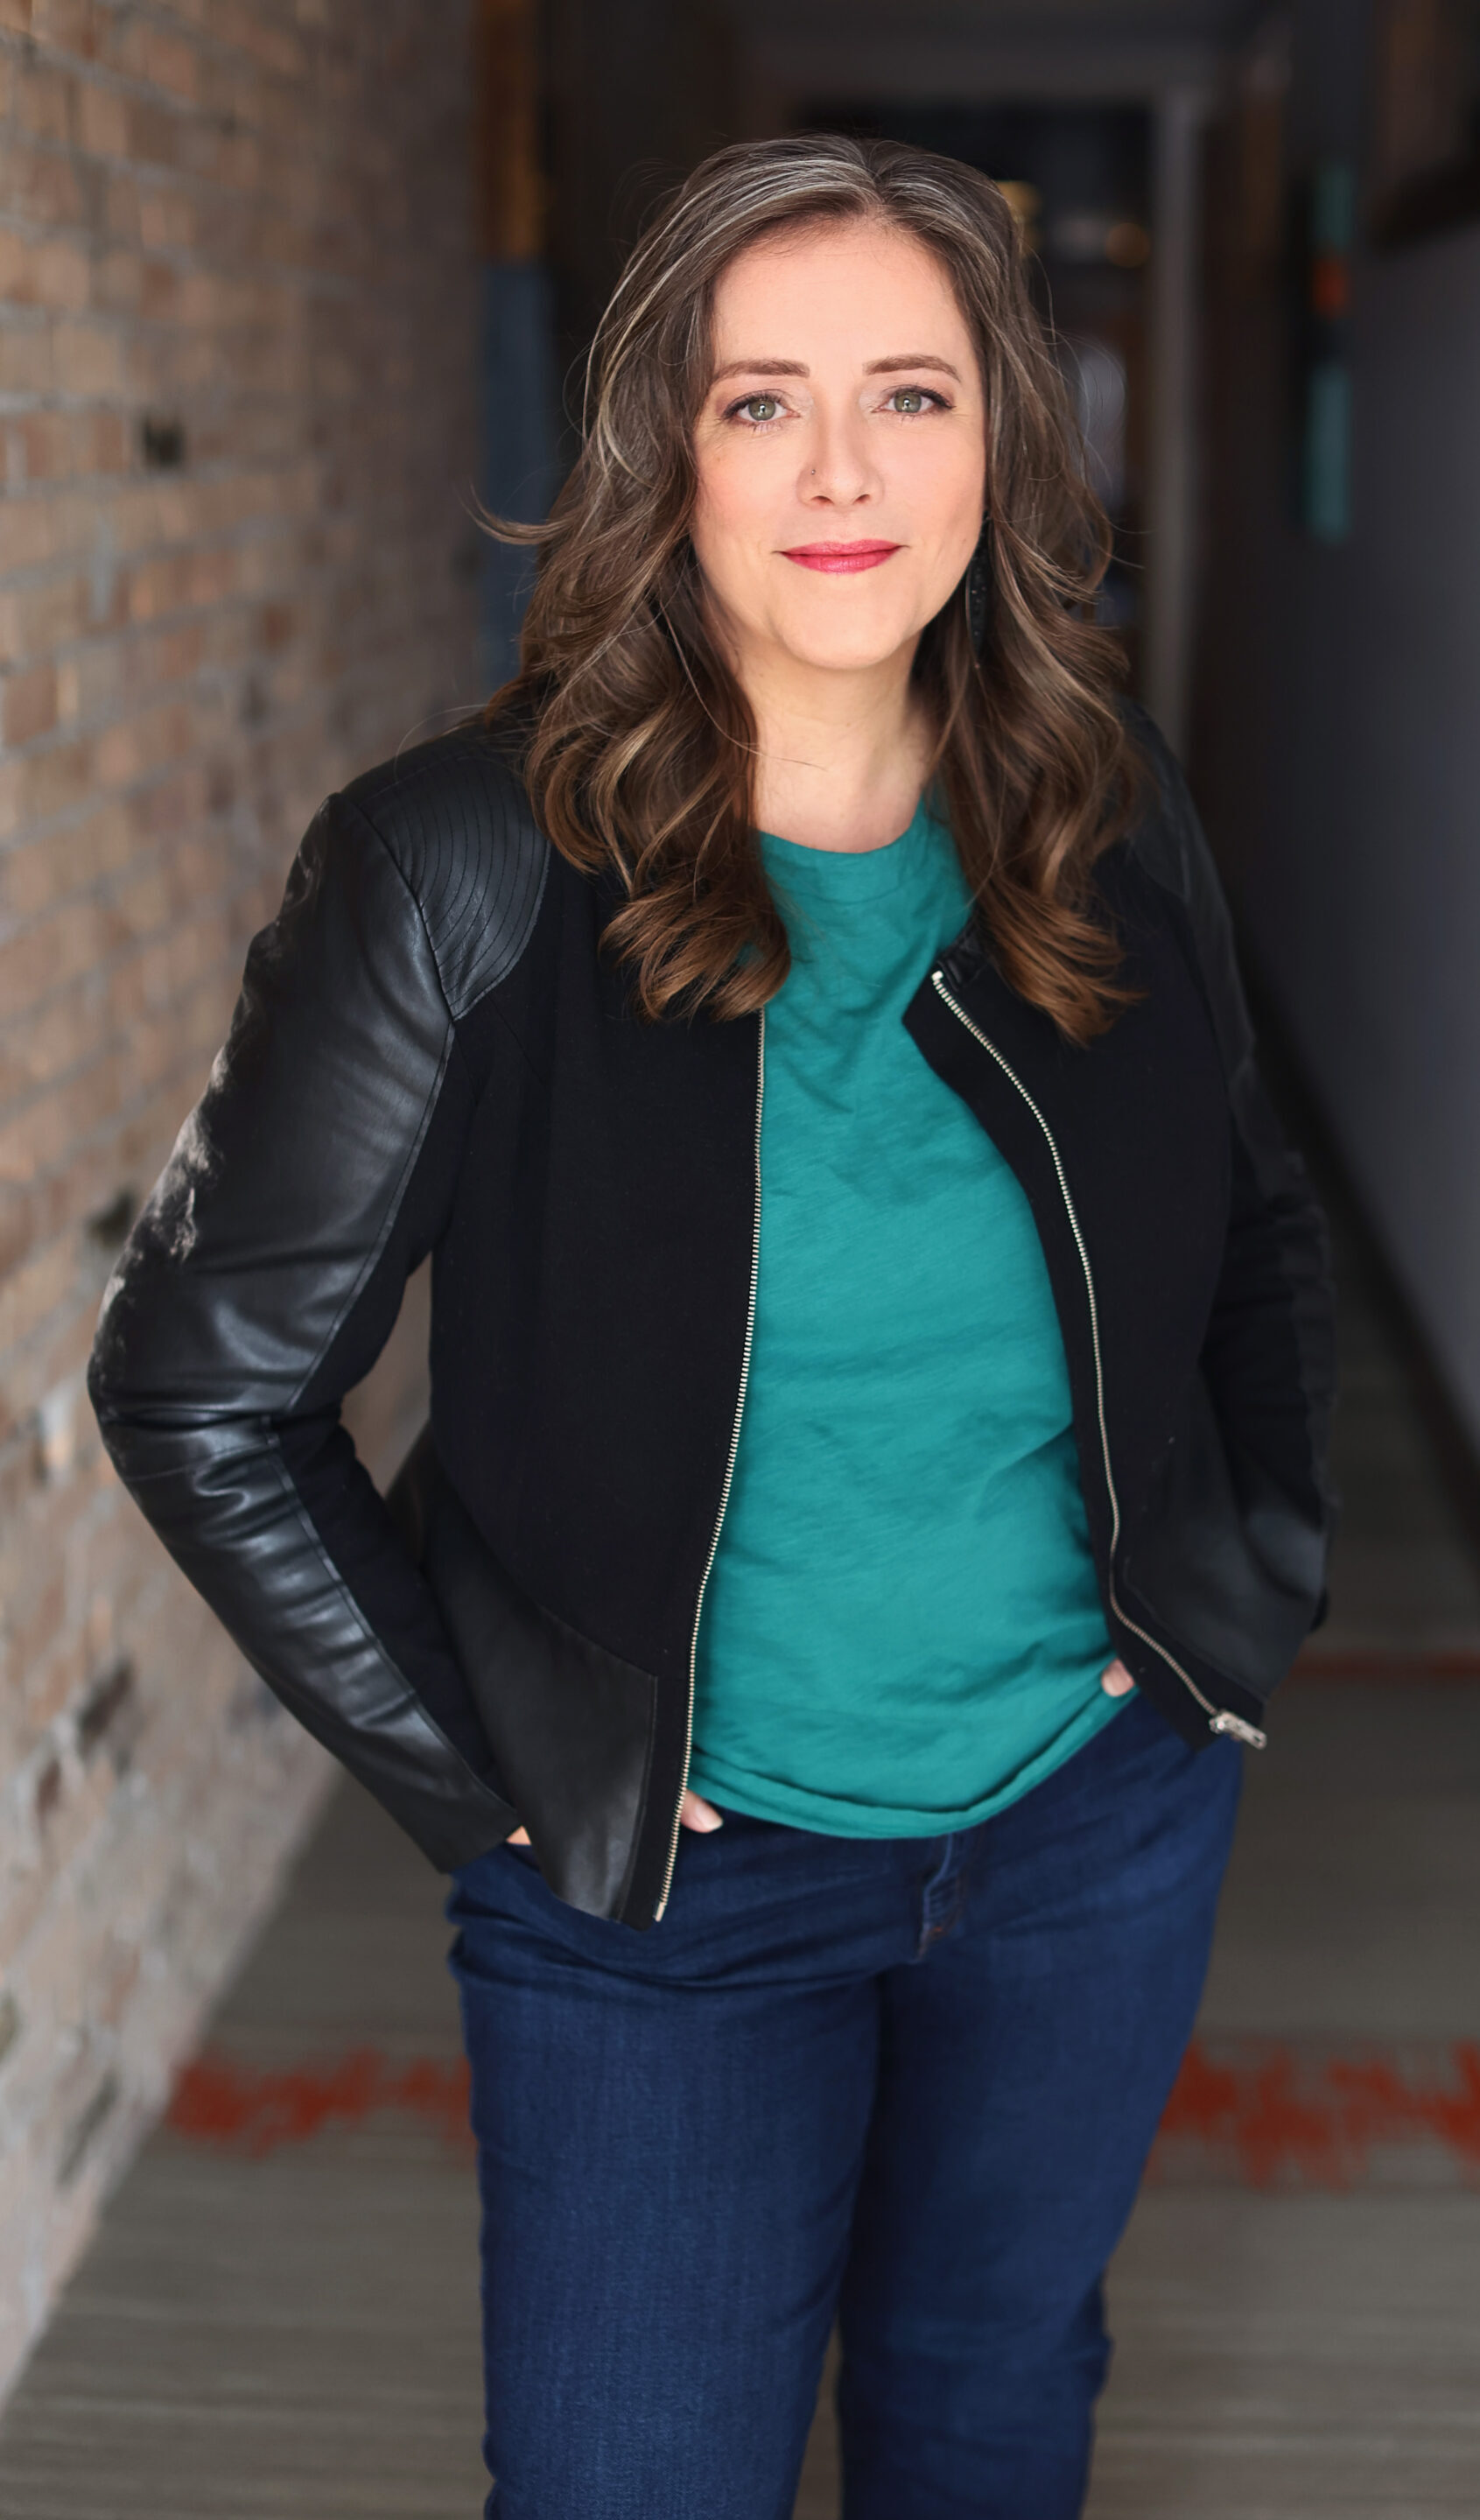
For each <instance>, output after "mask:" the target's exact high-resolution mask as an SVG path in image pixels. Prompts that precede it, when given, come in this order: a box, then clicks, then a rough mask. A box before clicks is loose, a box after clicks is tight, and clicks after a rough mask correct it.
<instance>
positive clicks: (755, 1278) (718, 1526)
mask: <svg viewBox="0 0 1480 2520" xmlns="http://www.w3.org/2000/svg"><path fill="white" fill-rule="evenodd" d="M765 1099H766V1010H765V1008H764V1007H762V1009H761V1011H760V1042H759V1045H758V1048H757V1050H756V1057H755V1223H754V1226H753V1228H752V1230H751V1236H750V1305H749V1310H748V1311H747V1313H746V1315H745V1344H744V1347H743V1348H742V1350H741V1351H740V1389H739V1391H738V1392H737V1393H736V1396H735V1424H734V1425H733V1427H732V1428H731V1430H730V1458H729V1460H728V1461H727V1463H725V1484H724V1486H723V1487H722V1488H721V1489H720V1492H719V1512H718V1514H717V1515H716V1516H715V1522H714V1537H713V1539H712V1540H711V1541H710V1543H709V1554H708V1556H707V1557H706V1558H705V1560H704V1571H703V1574H702V1575H701V1576H700V1578H699V1588H698V1598H697V1600H696V1601H695V1604H694V1634H693V1635H692V1637H691V1638H690V1640H689V1711H688V1715H687V1717H686V1719H685V1731H684V1773H683V1776H682V1778H680V1780H679V1789H678V1801H677V1803H676V1804H675V1805H674V1811H673V1835H672V1838H671V1839H670V1841H669V1846H668V1868H667V1870H666V1871H665V1872H664V1874H663V1888H662V1895H661V1897H660V1898H659V1900H658V1903H657V1906H656V1907H655V1908H654V1910H653V1912H652V1921H653V1923H654V1924H656V1923H657V1921H658V1919H659V1918H660V1916H661V1915H662V1913H663V1910H664V1909H665V1908H666V1907H667V1905H668V1893H669V1891H670V1890H671V1889H672V1887H673V1868H674V1866H675V1864H676V1863H677V1862H678V1838H679V1830H680V1828H681V1827H682V1825H683V1811H684V1796H685V1794H686V1792H687V1791H688V1787H689V1763H690V1761H691V1759H692V1758H693V1756H694V1691H695V1674H696V1672H697V1668H698V1623H699V1620H700V1619H701V1618H702V1617H703V1614H704V1595H705V1593H706V1592H707V1591H708V1589H709V1578H710V1576H711V1575H712V1574H713V1572H714V1561H715V1558H716V1557H717V1556H718V1554H719V1536H720V1533H721V1532H722V1531H723V1529H724V1527H725V1508H726V1507H727V1506H728V1505H729V1503H730V1489H731V1485H732V1482H733V1481H734V1478H735V1462H736V1456H737V1454H738V1453H739V1451H740V1419H741V1418H742V1417H743V1416H744V1414H745V1385H746V1384H747V1382H748V1381H749V1379H750V1350H751V1348H752V1347H753V1346H754V1344H755V1296H756V1289H757V1287H758V1286H759V1284H760V1265H761V1108H762V1105H763V1104H764V1102H765Z"/></svg>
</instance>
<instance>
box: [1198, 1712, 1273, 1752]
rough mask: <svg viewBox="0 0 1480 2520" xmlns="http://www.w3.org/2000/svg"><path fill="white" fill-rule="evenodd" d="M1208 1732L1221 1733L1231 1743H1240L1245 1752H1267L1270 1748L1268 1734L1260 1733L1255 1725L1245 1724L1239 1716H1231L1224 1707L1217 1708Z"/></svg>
mask: <svg viewBox="0 0 1480 2520" xmlns="http://www.w3.org/2000/svg"><path fill="white" fill-rule="evenodd" d="M1208 1731H1209V1732H1210V1733H1224V1734H1226V1735H1227V1737H1228V1739H1229V1740H1231V1741H1241V1742H1242V1743H1243V1746H1244V1748H1245V1749H1246V1750H1267V1749H1268V1748H1269V1746H1270V1736H1269V1734H1268V1733H1261V1732H1260V1730H1259V1727H1258V1725H1257V1724H1245V1722H1244V1720H1243V1717H1242V1716H1241V1715H1231V1714H1230V1712H1229V1709H1228V1708H1227V1707H1226V1706H1221V1707H1220V1708H1219V1710H1218V1713H1217V1714H1216V1715H1215V1716H1214V1717H1213V1719H1212V1721H1211V1723H1210V1724H1209V1726H1208Z"/></svg>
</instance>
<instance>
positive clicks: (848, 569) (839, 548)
mask: <svg viewBox="0 0 1480 2520" xmlns="http://www.w3.org/2000/svg"><path fill="white" fill-rule="evenodd" d="M900 548H901V546H900V545H899V544H898V543H798V544H797V545H796V546H795V549H794V550H792V551H788V552H783V554H782V558H783V559H784V560H794V561H795V562H796V564H797V566H798V568H820V569H823V570H825V571H826V572H827V574H828V575H829V576H830V577H850V576H852V575H854V574H855V572H856V571H857V570H859V569H861V568H877V566H878V563H879V562H880V561H881V560H888V559H889V557H890V556H891V554H892V553H894V552H897V551H898V550H900Z"/></svg>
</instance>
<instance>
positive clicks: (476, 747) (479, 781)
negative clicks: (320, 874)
mask: <svg viewBox="0 0 1480 2520" xmlns="http://www.w3.org/2000/svg"><path fill="white" fill-rule="evenodd" d="M345 793H346V795H347V796H348V798H349V800H350V802H351V803H352V804H353V805H354V806H355V807H356V809H357V811H358V812H359V813H361V814H362V815H363V816H364V817H365V819H366V821H367V822H369V823H371V824H373V826H374V827H375V830H376V831H377V832H379V833H380V836H381V839H382V840H383V841H384V843H385V846H386V847H387V848H388V850H389V851H390V854H391V856H392V857H393V858H394V860H395V862H396V865H397V866H398V868H399V869H400V872H401V874H402V876H403V877H404V878H405V880H406V882H407V883H408V885H409V886H410V888H411V890H412V892H413V893H414V895H415V896H416V899H417V902H418V904H419V906H420V908H421V912H422V916H423V918H424V919H425V921H426V932H427V936H428V938H429V939H430V943H431V950H432V952H433V954H434V955H435V957H436V964H437V971H438V974H439V976H440V979H441V983H442V988H443V992H444V994H445V996H446V999H447V1004H448V1007H449V1009H450V1011H451V1012H452V1015H453V1017H454V1019H455V1020H458V1019H461V1018H462V1017H463V1016H464V1015H466V1014H467V1013H468V1012H469V1011H470V1009H471V1008H472V1007H474V1006H475V1005H476V1004H477V1002H478V1000H479V999H480V998H482V997H486V995H487V994H488V991H489V990H490V989H495V988H497V987H498V985H499V983H500V981H501V980H505V979H507V978H508V976H509V974H510V972H511V971H512V970H513V969H514V967H515V966H516V964H517V962H518V960H519V957H520V955H521V954H522V953H523V951H524V948H525V946H526V945H527V944H528V942H529V938H530V936H531V934H532V933H533V929H534V923H535V921H536V919H537V918H538V916H539V908H540V903H541V901H542V899H543V898H544V891H545V884H546V880H547V878H548V877H549V873H550V858H551V848H550V842H549V841H548V840H547V839H546V837H545V835H544V833H543V832H541V831H540V829H539V827H538V825H537V824H536V822H535V820H534V816H533V815H532V813H531V812H530V810H529V799H528V797H527V796H526V794H525V792H524V786H523V782H522V781H521V779H520V778H519V776H518V773H517V771H516V769H515V768H514V765H513V763H512V762H511V761H510V759H509V757H508V752H507V749H506V748H505V747H504V746H503V745H501V744H500V742H498V741H497V740H496V739H495V737H494V736H493V735H492V734H490V733H489V731H488V730H487V729H486V728H484V727H482V726H481V725H479V724H474V725H472V726H468V727H461V728H458V729H457V730H455V732H454V733H452V734H451V735H445V736H439V737H438V738H437V739H436V740H435V741H434V742H430V743H421V744H418V745H416V746H415V748H414V749H412V750H409V751H406V752H402V753H398V754H397V755H396V756H395V758H394V759H393V760H390V761H386V762H383V763H381V767H380V768H379V769H377V770H370V771H367V772H366V773H365V775H364V777H363V778H360V779H357V780H355V781H354V782H353V784H352V786H350V787H348V788H347V789H346V790H345Z"/></svg>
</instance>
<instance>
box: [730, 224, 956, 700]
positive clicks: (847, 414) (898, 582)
mask: <svg viewBox="0 0 1480 2520" xmlns="http://www.w3.org/2000/svg"><path fill="white" fill-rule="evenodd" d="M695 461H696V464H697V471H698V494H697V499H696V502H695V513H694V519H693V524H692V528H691V530H692V533H693V538H694V548H695V553H696V555H697V558H698V562H699V567H700V569H701V570H702V572H703V576H704V580H705V584H706V588H707V591H708V595H709V599H710V603H711V605H712V607H713V608H714V612H715V614H716V616H717V624H718V626H719V628H720V629H721V631H722V632H724V633H728V643H729V645H730V646H731V647H732V648H733V649H734V651H735V652H736V656H737V659H738V662H739V663H740V669H741V672H743V669H744V665H745V663H746V661H747V659H748V658H753V659H755V660H756V661H757V662H759V661H760V659H761V657H762V656H765V658H766V660H767V661H768V662H769V663H771V664H772V665H773V666H774V665H775V664H776V663H779V662H781V661H782V660H783V659H784V658H789V659H791V660H792V661H793V662H794V663H796V664H798V665H804V666H807V667H811V668H825V669H826V668H830V669H833V670H837V671H850V670H851V671H854V672H857V671H858V670H860V669H867V668H869V667H871V666H877V665H880V664H882V663H884V662H885V660H886V659H888V658H891V657H895V656H897V655H898V654H899V653H900V652H902V651H903V652H908V653H912V654H913V652H914V647H915V643H916V641H917V640H918V639H919V634H920V632H921V630H922V629H923V628H924V626H925V623H926V622H927V621H928V620H930V619H931V617H932V616H933V615H934V614H935V613H937V612H938V611H939V610H940V608H941V607H942V605H943V604H945V603H946V601H947V599H948V598H949V597H950V595H951V593H952V590H953V588H955V587H956V586H957V585H958V584H959V582H960V580H961V577H962V573H963V571H964V569H965V567H966V565H967V562H969V560H970V558H971V554H972V552H973V550H974V549H975V546H976V542H977V538H978V536H979V534H980V532H981V519H982V505H983V496H984V487H985V472H986V415H985V410H984V403H983V395H982V386H981V379H980V376H979V374H978V370H977V363H976V357H975V353H974V350H973V348H972V344H971V338H970V336H969V334H968V333H967V330H966V327H965V323H964V319H963V317H962V313H961V310H960V308H959V307H958V305H957V303H956V299H955V296H954V294H953V293H952V290H951V286H950V283H949V281H948V280H947V278H946V274H945V271H944V269H943V268H942V266H941V265H940V263H938V262H937V261H936V259H935V257H934V255H933V254H931V253H929V252H928V251H927V250H926V248H924V247H923V246H921V245H919V244H918V243H917V242H916V240H915V239H914V238H913V237H910V236H906V235H903V234H901V233H900V232H899V231H898V230H896V229H891V228H886V227H881V226H875V225H874V224H872V223H870V222H868V221H866V220H858V221H854V222H849V223H848V224H847V225H830V226H819V227H812V228H803V229H793V230H790V231H787V232H784V233H782V234H780V235H778V236H775V237H769V238H766V239H764V240H763V241H762V242H761V243H760V244H758V245H754V246H750V247H748V248H746V250H745V251H744V252H743V253H740V254H738V255H737V257H736V259H735V260H734V262H732V263H731V264H730V265H729V267H728V269H727V270H726V271H725V272H724V273H723V274H722V276H721V278H720V281H719V284H718V287H717V289H716V292H715V304H714V375H713V378H712V381H711V382H710V386H709V390H708V392H707V393H706V395H705V397H704V403H703V408H702V410H701V412H700V414H699V419H698V425H697V427H696V429H695Z"/></svg>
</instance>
